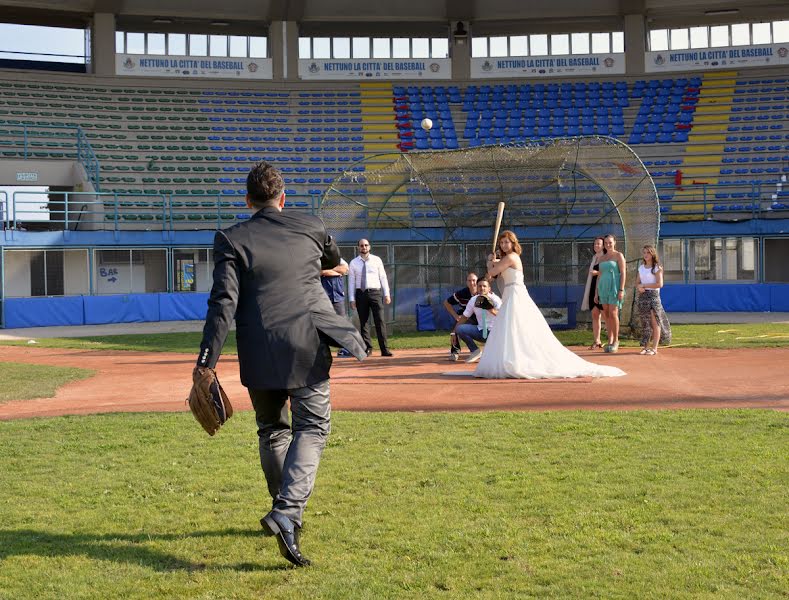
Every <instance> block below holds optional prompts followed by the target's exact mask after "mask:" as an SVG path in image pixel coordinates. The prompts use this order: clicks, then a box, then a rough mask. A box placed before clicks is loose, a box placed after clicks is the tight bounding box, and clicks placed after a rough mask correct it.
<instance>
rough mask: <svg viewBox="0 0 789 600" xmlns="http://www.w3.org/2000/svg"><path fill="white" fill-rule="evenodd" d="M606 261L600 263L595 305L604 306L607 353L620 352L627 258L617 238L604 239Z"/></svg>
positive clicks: (608, 236) (611, 236)
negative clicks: (620, 319)
mask: <svg viewBox="0 0 789 600" xmlns="http://www.w3.org/2000/svg"><path fill="white" fill-rule="evenodd" d="M604 245H605V256H604V257H603V258H604V259H605V260H601V261H600V262H598V263H597V264H598V269H597V270H598V271H600V275H599V276H598V277H597V294H596V295H595V299H594V301H595V303H599V304H602V305H603V316H604V318H605V325H606V329H607V330H608V343H607V344H606V345H605V346H604V347H603V350H605V351H606V352H617V351H618V350H619V311H620V310H622V303H623V301H624V299H625V278H626V276H627V272H626V266H627V265H626V263H625V256H624V254H622V253H621V252H619V251H618V250H617V249H616V238H615V237H614V236H613V235H612V234H610V233H609V234H608V235H607V236H605V238H604Z"/></svg>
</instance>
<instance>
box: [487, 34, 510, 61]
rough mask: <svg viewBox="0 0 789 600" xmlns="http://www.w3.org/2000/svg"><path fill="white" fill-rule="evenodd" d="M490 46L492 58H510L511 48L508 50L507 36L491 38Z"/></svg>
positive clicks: (489, 40)
mask: <svg viewBox="0 0 789 600" xmlns="http://www.w3.org/2000/svg"><path fill="white" fill-rule="evenodd" d="M488 44H489V46H490V50H489V53H490V54H489V55H490V56H492V57H500V56H509V48H507V36H496V37H492V38H489V39H488Z"/></svg>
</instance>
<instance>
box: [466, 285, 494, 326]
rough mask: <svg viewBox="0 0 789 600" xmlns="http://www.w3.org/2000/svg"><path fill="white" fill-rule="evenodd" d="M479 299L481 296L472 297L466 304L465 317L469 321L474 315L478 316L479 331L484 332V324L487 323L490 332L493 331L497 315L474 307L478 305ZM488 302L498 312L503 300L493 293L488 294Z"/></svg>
mask: <svg viewBox="0 0 789 600" xmlns="http://www.w3.org/2000/svg"><path fill="white" fill-rule="evenodd" d="M477 298H479V294H477V295H476V296H472V297H471V300H469V301H468V304H466V310H464V311H463V316H464V317H466V318H467V319H468V318H469V317H470V316H471V315H472V314H474V315H476V317H477V329H479V330H480V331H482V324H483V323H485V324H486V325H487V328H488V330H491V329H493V323H494V322H495V321H496V315H494V314H493V313H492V312H490V311H489V310H485V309H484V308H478V307H477V306H474V305H475V304H476V303H477ZM488 300H490V303H491V304H492V305H493V308H495V309H496V310H498V309H499V308H501V298H499V297H498V296H497V295H496V294H494V293H493V292H491V293H490V294H488ZM482 313H487V314H486V315H484V317H483V315H482Z"/></svg>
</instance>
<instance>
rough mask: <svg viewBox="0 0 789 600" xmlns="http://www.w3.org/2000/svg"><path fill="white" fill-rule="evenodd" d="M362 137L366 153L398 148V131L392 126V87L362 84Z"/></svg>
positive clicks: (382, 84) (386, 84)
mask: <svg viewBox="0 0 789 600" xmlns="http://www.w3.org/2000/svg"><path fill="white" fill-rule="evenodd" d="M359 87H360V91H361V94H360V99H361V109H362V132H363V133H362V137H363V138H364V151H365V153H370V154H375V153H381V152H391V151H392V150H394V149H396V148H397V143H398V142H399V139H398V137H397V129H396V128H395V127H393V126H392V125H391V120H390V118H391V107H392V96H393V94H392V85H391V84H390V83H362V84H360V85H359Z"/></svg>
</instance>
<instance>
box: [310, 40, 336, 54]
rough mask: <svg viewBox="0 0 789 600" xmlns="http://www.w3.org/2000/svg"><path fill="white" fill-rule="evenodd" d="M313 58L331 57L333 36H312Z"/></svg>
mask: <svg viewBox="0 0 789 600" xmlns="http://www.w3.org/2000/svg"><path fill="white" fill-rule="evenodd" d="M312 58H319V59H321V58H323V59H325V58H331V38H327V37H316V38H312Z"/></svg>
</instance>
